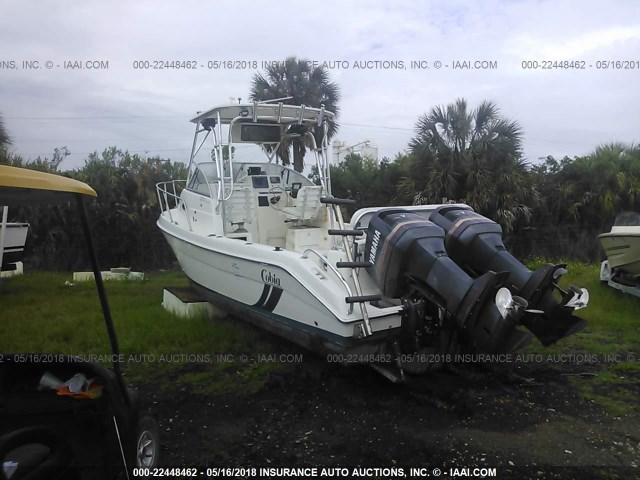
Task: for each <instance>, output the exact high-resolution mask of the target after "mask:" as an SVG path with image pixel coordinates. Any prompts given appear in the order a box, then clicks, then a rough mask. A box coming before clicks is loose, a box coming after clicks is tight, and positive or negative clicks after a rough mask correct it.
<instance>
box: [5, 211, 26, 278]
mask: <svg viewBox="0 0 640 480" xmlns="http://www.w3.org/2000/svg"><path fill="white" fill-rule="evenodd" d="M0 211H1V212H2V220H1V223H0V270H2V271H7V270H15V268H16V267H15V264H16V263H17V262H21V261H22V259H23V258H24V244H25V243H26V241H27V233H28V231H29V224H28V223H23V222H7V212H8V208H7V207H6V206H5V207H3V208H2V209H1V210H0Z"/></svg>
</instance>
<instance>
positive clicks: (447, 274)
mask: <svg viewBox="0 0 640 480" xmlns="http://www.w3.org/2000/svg"><path fill="white" fill-rule="evenodd" d="M444 239H445V233H444V230H443V229H442V228H441V227H439V226H437V225H435V224H434V223H433V222H430V221H429V220H427V219H426V218H424V217H423V216H421V215H418V214H416V213H413V212H409V211H407V210H402V209H392V210H382V211H380V212H378V213H377V214H376V215H375V216H374V217H373V218H372V219H371V221H370V222H369V227H368V232H367V242H366V246H365V253H364V255H365V256H364V260H366V261H368V262H369V263H370V264H371V267H369V268H368V271H369V274H370V275H371V277H372V278H373V279H375V282H376V284H377V286H378V287H379V288H380V289H381V290H382V292H383V294H384V295H386V296H388V297H392V298H406V296H407V295H408V294H409V292H416V291H417V292H420V293H421V296H422V297H423V298H424V299H425V300H426V301H428V302H432V303H435V304H436V305H437V306H438V307H439V308H441V309H442V310H444V311H445V312H446V313H447V314H448V315H449V316H450V318H452V319H453V323H454V325H455V329H456V330H457V331H458V332H459V334H460V336H461V337H463V338H466V339H467V340H468V342H469V343H470V344H471V345H472V346H473V348H474V349H475V350H476V351H480V352H488V353H507V352H512V351H514V350H516V349H518V348H521V347H523V346H524V345H526V344H527V343H528V342H529V340H530V339H531V336H530V334H529V333H527V332H523V331H520V330H518V329H517V328H516V325H517V323H518V319H519V316H520V315H521V314H522V311H521V310H522V309H518V308H515V307H517V306H518V304H517V300H519V299H517V298H515V302H514V301H512V300H514V299H511V295H510V294H509V292H508V291H506V289H501V290H504V291H506V294H507V295H508V296H509V297H510V300H509V301H510V302H511V303H510V304H509V305H507V306H506V308H503V309H502V310H500V309H499V308H498V307H497V306H496V302H495V299H496V293H497V291H498V289H499V288H500V287H501V286H502V282H503V281H504V280H505V279H506V277H507V275H508V274H507V273H494V272H487V273H485V274H484V275H482V276H480V277H478V278H476V279H473V278H471V277H470V276H469V275H468V274H467V273H466V272H465V271H464V270H462V268H460V267H459V266H458V265H457V264H456V263H455V262H454V261H453V260H451V259H450V258H449V257H448V256H447V252H446V250H445V245H444ZM502 293H503V294H504V292H502ZM520 306H523V305H522V304H520Z"/></svg>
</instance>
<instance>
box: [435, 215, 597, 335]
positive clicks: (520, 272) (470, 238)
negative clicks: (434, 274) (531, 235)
mask: <svg viewBox="0 0 640 480" xmlns="http://www.w3.org/2000/svg"><path fill="white" fill-rule="evenodd" d="M430 220H431V221H432V222H434V223H435V224H436V225H439V226H440V227H442V228H443V229H444V230H445V232H446V239H445V246H446V248H447V253H448V254H449V255H450V256H451V258H452V259H453V260H454V261H455V262H456V263H458V264H459V265H461V266H462V267H463V268H465V269H466V270H467V271H469V272H471V273H472V274H473V275H481V274H483V273H484V272H489V271H500V272H509V277H508V279H507V280H506V282H505V286H507V287H508V288H509V289H510V290H511V292H513V293H514V294H517V295H518V296H520V297H522V298H524V299H525V300H526V301H527V302H528V306H529V310H526V311H525V313H524V315H523V317H522V324H523V325H524V326H525V327H527V328H528V329H529V330H530V331H531V332H532V333H533V334H534V335H535V336H536V337H538V339H539V340H540V341H541V342H542V344H543V345H550V344H552V343H554V342H556V341H557V340H559V339H561V338H563V337H566V336H568V335H571V334H573V333H576V332H578V331H580V330H582V329H583V328H584V327H585V325H586V321H585V320H583V319H582V318H580V317H577V316H575V315H574V314H573V311H574V310H577V309H579V308H583V307H585V306H586V305H587V303H588V301H589V293H588V292H587V290H586V289H584V288H583V289H578V288H576V287H574V286H571V287H570V288H569V291H568V292H564V291H562V290H560V288H559V287H558V285H557V280H558V278H559V277H560V276H561V275H563V274H565V273H567V270H566V268H565V267H566V265H552V264H547V265H545V266H543V267H541V268H540V269H538V270H536V271H535V272H532V271H531V270H529V269H528V268H527V267H525V266H524V265H523V264H522V263H520V262H519V261H518V260H517V259H516V258H515V257H514V256H513V255H511V254H510V253H509V252H508V251H507V250H506V248H505V246H504V243H503V241H502V228H501V227H500V225H498V224H497V223H496V222H494V221H492V220H490V219H488V218H486V217H483V216H482V215H480V214H478V213H476V212H474V211H473V210H472V209H471V208H470V207H460V206H444V207H440V208H438V209H437V210H436V211H435V212H434V213H433V214H432V215H431V216H430ZM480 278H481V277H480ZM554 289H558V291H561V292H562V300H561V301H558V300H557V299H556V298H555V297H554V295H553V290H554Z"/></svg>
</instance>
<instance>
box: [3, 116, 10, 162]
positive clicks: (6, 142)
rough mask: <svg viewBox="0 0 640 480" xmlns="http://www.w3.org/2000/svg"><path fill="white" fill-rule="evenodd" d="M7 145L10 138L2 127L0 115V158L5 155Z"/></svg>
mask: <svg viewBox="0 0 640 480" xmlns="http://www.w3.org/2000/svg"><path fill="white" fill-rule="evenodd" d="M9 145H11V139H10V138H9V134H8V133H7V131H6V130H5V129H4V122H3V121H2V117H0V160H2V159H3V158H4V157H5V155H6V152H7V147H8V146H9Z"/></svg>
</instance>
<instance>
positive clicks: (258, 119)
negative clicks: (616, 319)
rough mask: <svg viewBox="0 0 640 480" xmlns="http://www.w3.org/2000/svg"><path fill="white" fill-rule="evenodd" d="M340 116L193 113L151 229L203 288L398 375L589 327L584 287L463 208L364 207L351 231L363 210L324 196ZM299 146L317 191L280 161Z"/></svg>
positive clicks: (268, 106) (280, 327) (216, 298)
mask: <svg viewBox="0 0 640 480" xmlns="http://www.w3.org/2000/svg"><path fill="white" fill-rule="evenodd" d="M333 120H334V114H333V113H331V112H328V111H326V110H325V109H324V108H309V107H306V106H305V105H285V104H284V103H283V102H281V101H280V102H279V103H268V102H264V103H258V102H254V103H247V104H233V105H224V106H220V107H216V108H212V109H210V110H207V111H205V112H202V113H199V114H198V115H197V116H195V117H194V118H193V119H192V120H191V121H192V122H193V123H194V124H195V126H196V129H195V138H194V141H193V148H192V152H191V158H190V163H189V169H188V170H189V174H188V178H187V179H186V180H174V181H170V182H163V183H159V184H158V186H157V191H158V199H159V203H160V205H161V209H162V211H161V214H160V217H159V219H158V222H157V224H158V227H159V228H160V229H161V231H162V233H163V234H164V236H165V238H166V239H167V241H168V242H169V244H170V246H171V248H172V249H173V251H174V253H175V255H176V257H177V259H178V262H179V263H180V265H181V267H182V269H183V270H184V272H185V274H186V275H187V277H188V278H189V280H190V281H191V284H192V286H193V288H194V289H195V290H197V291H198V292H199V293H200V294H202V295H204V296H205V298H207V299H208V300H209V301H210V302H211V303H214V304H217V305H219V306H222V307H223V308H225V309H226V310H228V311H231V312H233V313H235V314H236V315H237V316H238V317H240V318H241V319H245V320H247V321H249V322H252V323H254V324H256V325H258V326H260V327H262V328H265V329H267V330H269V331H271V332H273V333H276V334H278V335H281V336H283V337H285V338H288V339H290V340H292V341H294V342H296V343H298V344H300V345H302V346H304V347H306V348H309V349H311V350H314V351H317V352H320V353H324V354H327V353H332V354H335V355H337V356H336V357H335V359H336V360H337V361H341V362H344V363H355V362H357V363H368V364H371V365H373V366H374V367H375V368H377V369H378V370H380V371H381V372H382V373H384V374H385V375H387V376H388V377H390V378H393V379H399V378H403V376H404V372H405V371H408V372H410V373H421V372H424V371H426V370H427V369H429V368H431V367H433V366H434V365H437V364H438V363H439V362H438V361H437V359H438V358H439V357H435V356H433V355H431V354H433V353H451V352H457V351H459V349H464V350H466V351H473V352H491V353H493V352H511V351H514V350H516V349H518V348H520V347H522V346H523V345H524V344H526V343H527V342H528V341H529V339H530V338H531V335H530V333H529V332H527V331H525V330H523V329H522V328H520V326H521V325H522V326H524V327H526V328H528V329H529V330H530V331H531V332H532V333H533V334H534V335H536V336H537V337H538V338H539V339H540V340H541V341H542V342H543V343H544V344H550V343H553V342H554V341H556V340H558V339H559V338H562V337H564V336H566V335H569V334H571V333H574V332H575V331H578V330H579V329H581V328H582V327H583V326H584V320H582V319H580V318H579V317H576V316H575V315H573V311H574V310H575V309H578V308H582V307H584V306H585V305H586V303H587V300H588V294H587V292H586V290H584V289H583V290H580V289H577V288H575V287H572V289H570V290H568V291H562V300H561V301H557V300H556V299H555V298H554V296H553V290H555V289H557V290H560V288H559V287H558V285H557V279H558V277H559V276H560V275H561V274H562V273H564V272H566V270H564V268H563V266H560V265H558V266H556V265H548V266H546V267H543V268H542V269H540V270H538V271H536V272H531V271H530V270H528V269H527V268H526V267H524V266H523V265H522V264H521V263H520V262H518V261H517V260H516V259H515V258H513V257H512V256H511V255H510V254H509V253H508V252H506V250H504V248H503V247H502V248H501V247H500V245H501V244H502V240H501V230H500V227H499V225H497V224H496V223H494V222H492V221H491V220H489V219H487V218H485V217H482V216H481V215H479V214H477V213H475V212H473V210H471V209H470V208H469V207H468V206H466V205H420V206H404V207H393V208H385V207H380V208H365V209H360V210H358V211H356V212H355V214H354V215H353V216H352V218H351V221H350V223H346V222H344V220H343V217H342V212H341V209H340V205H344V204H353V203H354V202H353V201H352V200H349V199H339V198H335V197H334V196H333V195H332V193H331V178H330V169H329V163H328V158H329V157H328V153H327V150H328V139H327V132H328V127H329V122H331V121H333ZM300 137H301V138H302V139H303V140H304V142H305V145H306V146H307V148H308V149H309V150H310V152H311V154H312V155H313V157H314V159H315V165H316V167H317V172H318V176H317V177H318V178H317V182H316V183H314V182H312V181H311V180H310V179H309V178H307V177H305V176H304V175H302V174H300V173H298V172H296V171H294V170H293V169H292V168H289V167H288V166H284V165H281V164H278V163H277V162H278V159H277V156H276V152H277V151H278V149H282V148H287V147H288V145H289V144H290V143H291V141H292V139H294V138H300ZM207 141H211V143H210V144H209V146H208V147H206V148H203V146H204V145H205V143H206V142H207ZM250 148H253V156H250V155H251V151H250ZM242 157H244V158H242ZM445 244H446V248H445ZM425 359H427V360H426V361H425ZM434 359H436V361H434Z"/></svg>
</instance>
